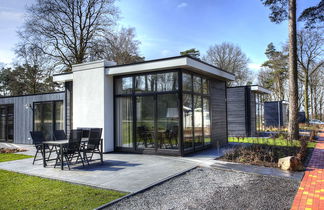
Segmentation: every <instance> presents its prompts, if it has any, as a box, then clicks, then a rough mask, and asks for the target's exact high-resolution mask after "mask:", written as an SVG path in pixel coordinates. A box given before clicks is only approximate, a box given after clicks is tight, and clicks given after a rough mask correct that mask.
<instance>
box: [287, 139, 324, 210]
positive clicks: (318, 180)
mask: <svg viewBox="0 0 324 210" xmlns="http://www.w3.org/2000/svg"><path fill="white" fill-rule="evenodd" d="M291 209H292V210H297V209H305V210H311V209H312V210H313V209H323V210H324V133H319V139H318V141H317V144H316V147H315V149H314V151H313V154H312V157H311V160H310V161H309V163H308V165H307V168H306V172H305V175H304V177H303V179H302V181H301V183H300V186H299V189H298V191H297V194H296V197H295V199H294V202H293V204H292V207H291Z"/></svg>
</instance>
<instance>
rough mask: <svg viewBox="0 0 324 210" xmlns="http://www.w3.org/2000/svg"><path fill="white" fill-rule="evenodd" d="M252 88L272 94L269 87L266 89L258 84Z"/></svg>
mask: <svg viewBox="0 0 324 210" xmlns="http://www.w3.org/2000/svg"><path fill="white" fill-rule="evenodd" d="M251 90H252V91H257V92H261V93H265V94H271V91H270V90H268V89H266V88H264V87H261V86H258V85H255V86H251Z"/></svg>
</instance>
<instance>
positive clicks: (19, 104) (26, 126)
mask: <svg viewBox="0 0 324 210" xmlns="http://www.w3.org/2000/svg"><path fill="white" fill-rule="evenodd" d="M56 100H62V101H63V106H65V93H64V92H57V93H49V94H39V95H26V96H16V97H0V104H13V105H14V143H18V144H32V140H31V139H30V134H29V132H30V131H32V130H33V109H32V108H31V107H33V103H34V102H40V101H56ZM29 105H31V107H29ZM26 106H27V107H26Z"/></svg>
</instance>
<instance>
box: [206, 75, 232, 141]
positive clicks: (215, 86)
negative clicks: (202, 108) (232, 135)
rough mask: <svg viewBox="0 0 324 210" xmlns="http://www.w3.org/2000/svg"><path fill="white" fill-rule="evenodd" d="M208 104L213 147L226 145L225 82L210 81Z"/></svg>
mask: <svg viewBox="0 0 324 210" xmlns="http://www.w3.org/2000/svg"><path fill="white" fill-rule="evenodd" d="M210 104H211V123H212V130H211V136H212V142H213V146H215V147H216V146H217V142H219V146H223V145H226V144H227V143H228V139H227V137H228V136H227V117H226V82H223V81H219V80H211V81H210Z"/></svg>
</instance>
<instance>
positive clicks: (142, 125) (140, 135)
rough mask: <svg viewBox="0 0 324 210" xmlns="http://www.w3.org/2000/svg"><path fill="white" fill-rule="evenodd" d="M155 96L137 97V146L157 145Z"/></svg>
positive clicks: (152, 146)
mask: <svg viewBox="0 0 324 210" xmlns="http://www.w3.org/2000/svg"><path fill="white" fill-rule="evenodd" d="M154 131H155V123H154V96H138V97H136V145H137V148H154V147H155V138H154V137H155V135H154Z"/></svg>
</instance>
